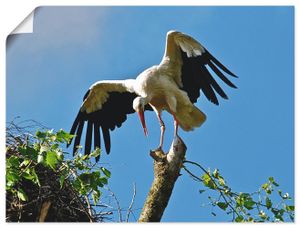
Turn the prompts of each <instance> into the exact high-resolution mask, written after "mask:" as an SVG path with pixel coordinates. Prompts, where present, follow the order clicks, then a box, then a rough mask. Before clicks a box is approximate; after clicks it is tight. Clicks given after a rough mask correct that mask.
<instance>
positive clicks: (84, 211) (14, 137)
mask: <svg viewBox="0 0 300 228" xmlns="http://www.w3.org/2000/svg"><path fill="white" fill-rule="evenodd" d="M30 123H31V125H30V126H25V127H19V126H17V125H15V124H14V123H10V124H8V126H7V128H6V148H7V151H6V156H7V157H9V156H11V155H18V153H19V152H18V146H19V145H22V144H23V143H24V142H26V141H28V140H30V137H31V134H30V128H31V127H35V128H36V127H37V123H36V122H30ZM36 173H37V175H38V177H39V181H40V184H41V186H38V185H35V184H34V183H32V182H31V181H27V180H22V181H20V182H19V185H20V186H19V187H20V188H22V189H23V190H24V191H25V193H26V195H27V197H28V200H27V201H25V202H24V201H21V200H20V199H19V198H18V197H17V196H15V195H13V194H12V193H10V192H6V221H7V222H97V221H98V222H99V220H101V218H99V217H98V218H93V217H92V216H91V213H90V211H89V210H90V209H89V206H88V205H87V201H86V199H83V198H82V197H80V196H79V194H78V193H76V192H75V191H74V189H73V188H72V186H71V185H70V184H68V181H66V182H65V183H64V185H63V187H62V188H61V186H60V183H59V176H58V175H57V174H56V173H55V172H54V171H53V170H51V169H49V168H46V167H44V166H42V165H40V166H37V167H36Z"/></svg>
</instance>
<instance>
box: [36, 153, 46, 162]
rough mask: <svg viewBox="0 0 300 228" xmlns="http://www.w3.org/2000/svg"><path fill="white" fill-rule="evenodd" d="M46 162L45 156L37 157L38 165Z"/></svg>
mask: <svg viewBox="0 0 300 228" xmlns="http://www.w3.org/2000/svg"><path fill="white" fill-rule="evenodd" d="M44 161H45V156H44V155H43V154H39V155H38V157H37V163H39V164H41V163H44Z"/></svg>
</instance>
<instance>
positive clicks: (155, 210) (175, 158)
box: [138, 137, 187, 222]
mask: <svg viewBox="0 0 300 228" xmlns="http://www.w3.org/2000/svg"><path fill="white" fill-rule="evenodd" d="M186 149H187V148H186V146H185V144H184V142H183V141H182V139H181V138H179V137H175V138H174V139H173V142H172V145H171V148H170V150H169V152H168V153H167V154H164V152H163V151H161V150H157V151H150V156H151V157H152V158H153V159H154V180H153V182H152V186H151V188H150V191H149V193H148V196H147V199H146V201H145V204H144V207H143V209H142V212H141V215H140V218H139V220H138V221H139V222H159V221H160V220H161V217H162V215H163V213H164V211H165V208H166V207H167V205H168V202H169V199H170V197H171V194H172V190H173V188H174V185H175V182H176V180H177V178H178V176H179V175H180V169H181V167H182V163H183V160H184V157H185V152H186Z"/></svg>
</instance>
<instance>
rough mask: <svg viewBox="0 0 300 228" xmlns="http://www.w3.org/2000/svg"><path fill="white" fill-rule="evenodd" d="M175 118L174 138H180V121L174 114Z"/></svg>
mask: <svg viewBox="0 0 300 228" xmlns="http://www.w3.org/2000/svg"><path fill="white" fill-rule="evenodd" d="M173 118H174V137H176V136H178V120H177V119H176V116H175V115H174V114H173Z"/></svg>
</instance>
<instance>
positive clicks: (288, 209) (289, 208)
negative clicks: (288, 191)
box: [285, 205, 295, 211]
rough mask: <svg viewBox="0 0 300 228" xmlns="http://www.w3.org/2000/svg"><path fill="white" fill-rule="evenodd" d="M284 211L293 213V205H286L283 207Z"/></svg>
mask: <svg viewBox="0 0 300 228" xmlns="http://www.w3.org/2000/svg"><path fill="white" fill-rule="evenodd" d="M285 209H286V210H287V211H295V206H294V205H289V206H288V205H286V206H285Z"/></svg>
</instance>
